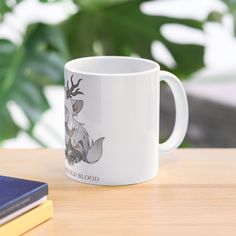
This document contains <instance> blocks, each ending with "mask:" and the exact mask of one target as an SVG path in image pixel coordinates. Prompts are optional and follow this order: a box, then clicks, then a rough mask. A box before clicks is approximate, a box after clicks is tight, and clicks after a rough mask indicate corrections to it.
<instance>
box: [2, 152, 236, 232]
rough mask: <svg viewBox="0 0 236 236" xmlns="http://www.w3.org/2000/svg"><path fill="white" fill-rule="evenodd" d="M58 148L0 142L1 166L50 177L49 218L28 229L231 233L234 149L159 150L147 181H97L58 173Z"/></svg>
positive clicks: (235, 208)
mask: <svg viewBox="0 0 236 236" xmlns="http://www.w3.org/2000/svg"><path fill="white" fill-rule="evenodd" d="M63 165H64V154H63V151H62V150H46V149H44V150H40V149H38V150H0V174H1V175H11V176H17V177H23V178H29V179H35V180H41V181H46V182H48V183H49V190H50V196H49V198H50V199H52V200H53V202H54V206H55V216H54V218H53V219H52V220H49V221H47V222H46V223H44V224H42V225H40V226H38V227H37V228H35V229H34V230H32V231H30V232H29V233H27V234H26V235H29V236H30V235H31V236H35V235H37V236H51V235H56V236H70V235H86V236H87V235H88V236H90V235H98V236H100V235H109V236H116V235H122V236H123V235H124V236H125V235H127V236H132V235H135V236H136V235H138V236H139V235H145V236H148V235H155V236H159V235H161V236H162V235H175V236H176V235H180V236H185V235H186V236H193V235H197V236H202V235H207V236H209V235H214V236H217V235H223V236H226V235H227V236H229V235H234V236H235V235H236V149H182V150H178V151H175V152H172V153H170V154H168V155H164V156H162V157H161V170H160V174H159V176H158V177H157V178H156V179H154V180H152V181H149V182H147V183H144V184H140V185H132V186H124V187H122V186H121V187H99V186H90V185H84V184H79V183H76V182H74V181H72V180H70V179H68V178H67V177H66V176H65V175H64V167H63Z"/></svg>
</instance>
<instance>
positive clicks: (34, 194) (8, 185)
mask: <svg viewBox="0 0 236 236" xmlns="http://www.w3.org/2000/svg"><path fill="white" fill-rule="evenodd" d="M47 195H48V185H47V184H46V183H43V182H37V181H32V180H25V179H18V178H13V177H8V176H1V175H0V220H1V219H2V218H4V217H6V216H8V215H10V214H12V213H14V212H16V211H18V210H20V209H22V208H25V207H26V206H28V205H30V204H32V203H34V202H37V201H38V200H40V199H42V198H44V197H45V196H47Z"/></svg>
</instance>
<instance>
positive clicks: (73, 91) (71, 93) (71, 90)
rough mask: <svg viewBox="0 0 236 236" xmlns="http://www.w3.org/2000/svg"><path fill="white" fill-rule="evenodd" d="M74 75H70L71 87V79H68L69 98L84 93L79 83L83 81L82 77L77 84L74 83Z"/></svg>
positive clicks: (67, 91) (67, 90)
mask: <svg viewBox="0 0 236 236" xmlns="http://www.w3.org/2000/svg"><path fill="white" fill-rule="evenodd" d="M73 76H74V75H72V76H71V77H70V82H71V87H69V81H67V84H66V86H67V89H66V96H67V98H71V97H74V96H76V95H78V94H83V93H82V92H80V88H79V84H80V82H81V80H82V79H79V80H78V82H77V83H76V84H74V83H73Z"/></svg>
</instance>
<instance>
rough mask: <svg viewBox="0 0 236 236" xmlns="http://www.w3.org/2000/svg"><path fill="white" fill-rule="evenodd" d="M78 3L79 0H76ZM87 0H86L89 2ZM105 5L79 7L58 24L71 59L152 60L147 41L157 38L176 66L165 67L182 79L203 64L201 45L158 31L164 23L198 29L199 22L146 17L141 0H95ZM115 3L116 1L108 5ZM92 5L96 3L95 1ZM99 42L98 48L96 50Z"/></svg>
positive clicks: (80, 1) (199, 27) (164, 17)
mask: <svg viewBox="0 0 236 236" xmlns="http://www.w3.org/2000/svg"><path fill="white" fill-rule="evenodd" d="M78 2H79V3H80V4H82V3H83V2H86V1H83V0H78ZM89 2H90V1H88V2H86V3H87V4H88V5H89ZM99 2H102V3H107V6H106V7H105V4H104V7H103V8H99V10H93V11H91V10H87V8H82V9H81V11H79V12H78V13H77V14H75V15H74V16H72V17H71V18H70V19H69V20H67V21H66V22H64V24H62V29H63V31H64V33H65V37H66V39H67V42H69V43H70V44H69V49H70V53H71V56H72V58H76V57H83V56H89V55H97V54H98V52H97V51H99V53H100V54H103V55H132V54H137V55H139V56H141V57H145V58H150V59H153V60H154V58H153V56H152V53H151V43H152V42H153V41H154V40H159V41H161V42H162V43H163V44H164V45H165V46H166V47H167V48H168V49H169V51H170V52H171V54H172V56H173V57H174V59H175V60H176V64H177V66H176V68H174V69H172V70H171V69H170V68H166V66H165V65H161V66H162V69H168V70H171V71H172V72H174V73H176V74H177V75H179V76H182V78H185V77H187V76H188V75H190V74H191V73H193V72H195V71H196V70H198V69H200V68H202V67H203V65H204V63H203V54H204V47H203V46H201V45H191V44H177V43H173V42H170V41H169V40H168V39H166V38H165V37H164V36H163V35H162V34H161V27H162V26H163V25H165V24H171V23H175V24H181V25H185V26H188V27H191V28H194V29H199V30H201V29H202V22H200V21H197V20H192V19H178V18H172V17H166V16H150V15H145V14H144V13H142V12H141V11H140V3H141V2H143V1H138V0H133V1H109V0H108V1H105V0H104V1H99ZM109 3H116V4H109ZM95 5H96V4H95ZM96 45H99V48H100V50H96Z"/></svg>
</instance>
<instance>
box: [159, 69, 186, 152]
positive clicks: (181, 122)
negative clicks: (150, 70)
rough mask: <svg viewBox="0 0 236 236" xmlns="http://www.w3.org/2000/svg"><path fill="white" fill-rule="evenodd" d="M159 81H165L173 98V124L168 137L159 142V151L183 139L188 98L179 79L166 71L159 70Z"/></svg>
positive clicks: (169, 148) (177, 143)
mask: <svg viewBox="0 0 236 236" xmlns="http://www.w3.org/2000/svg"><path fill="white" fill-rule="evenodd" d="M160 81H165V82H166V83H167V84H168V85H169V86H170V88H171V90H172V93H173V95H174V100H175V114H176V115H175V126H174V129H173V131H172V134H171V135H170V137H169V138H168V139H167V140H166V141H165V142H164V143H161V144H160V149H159V150H160V153H161V154H162V153H166V152H169V151H172V150H174V149H176V148H177V147H178V146H179V145H180V144H181V143H182V141H183V139H184V137H185V134H186V131H187V127H188V117H189V112H188V100H187V96H186V93H185V90H184V87H183V85H182V83H181V82H180V80H179V79H178V78H177V77H176V76H175V75H173V74H171V73H169V72H167V71H160Z"/></svg>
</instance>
